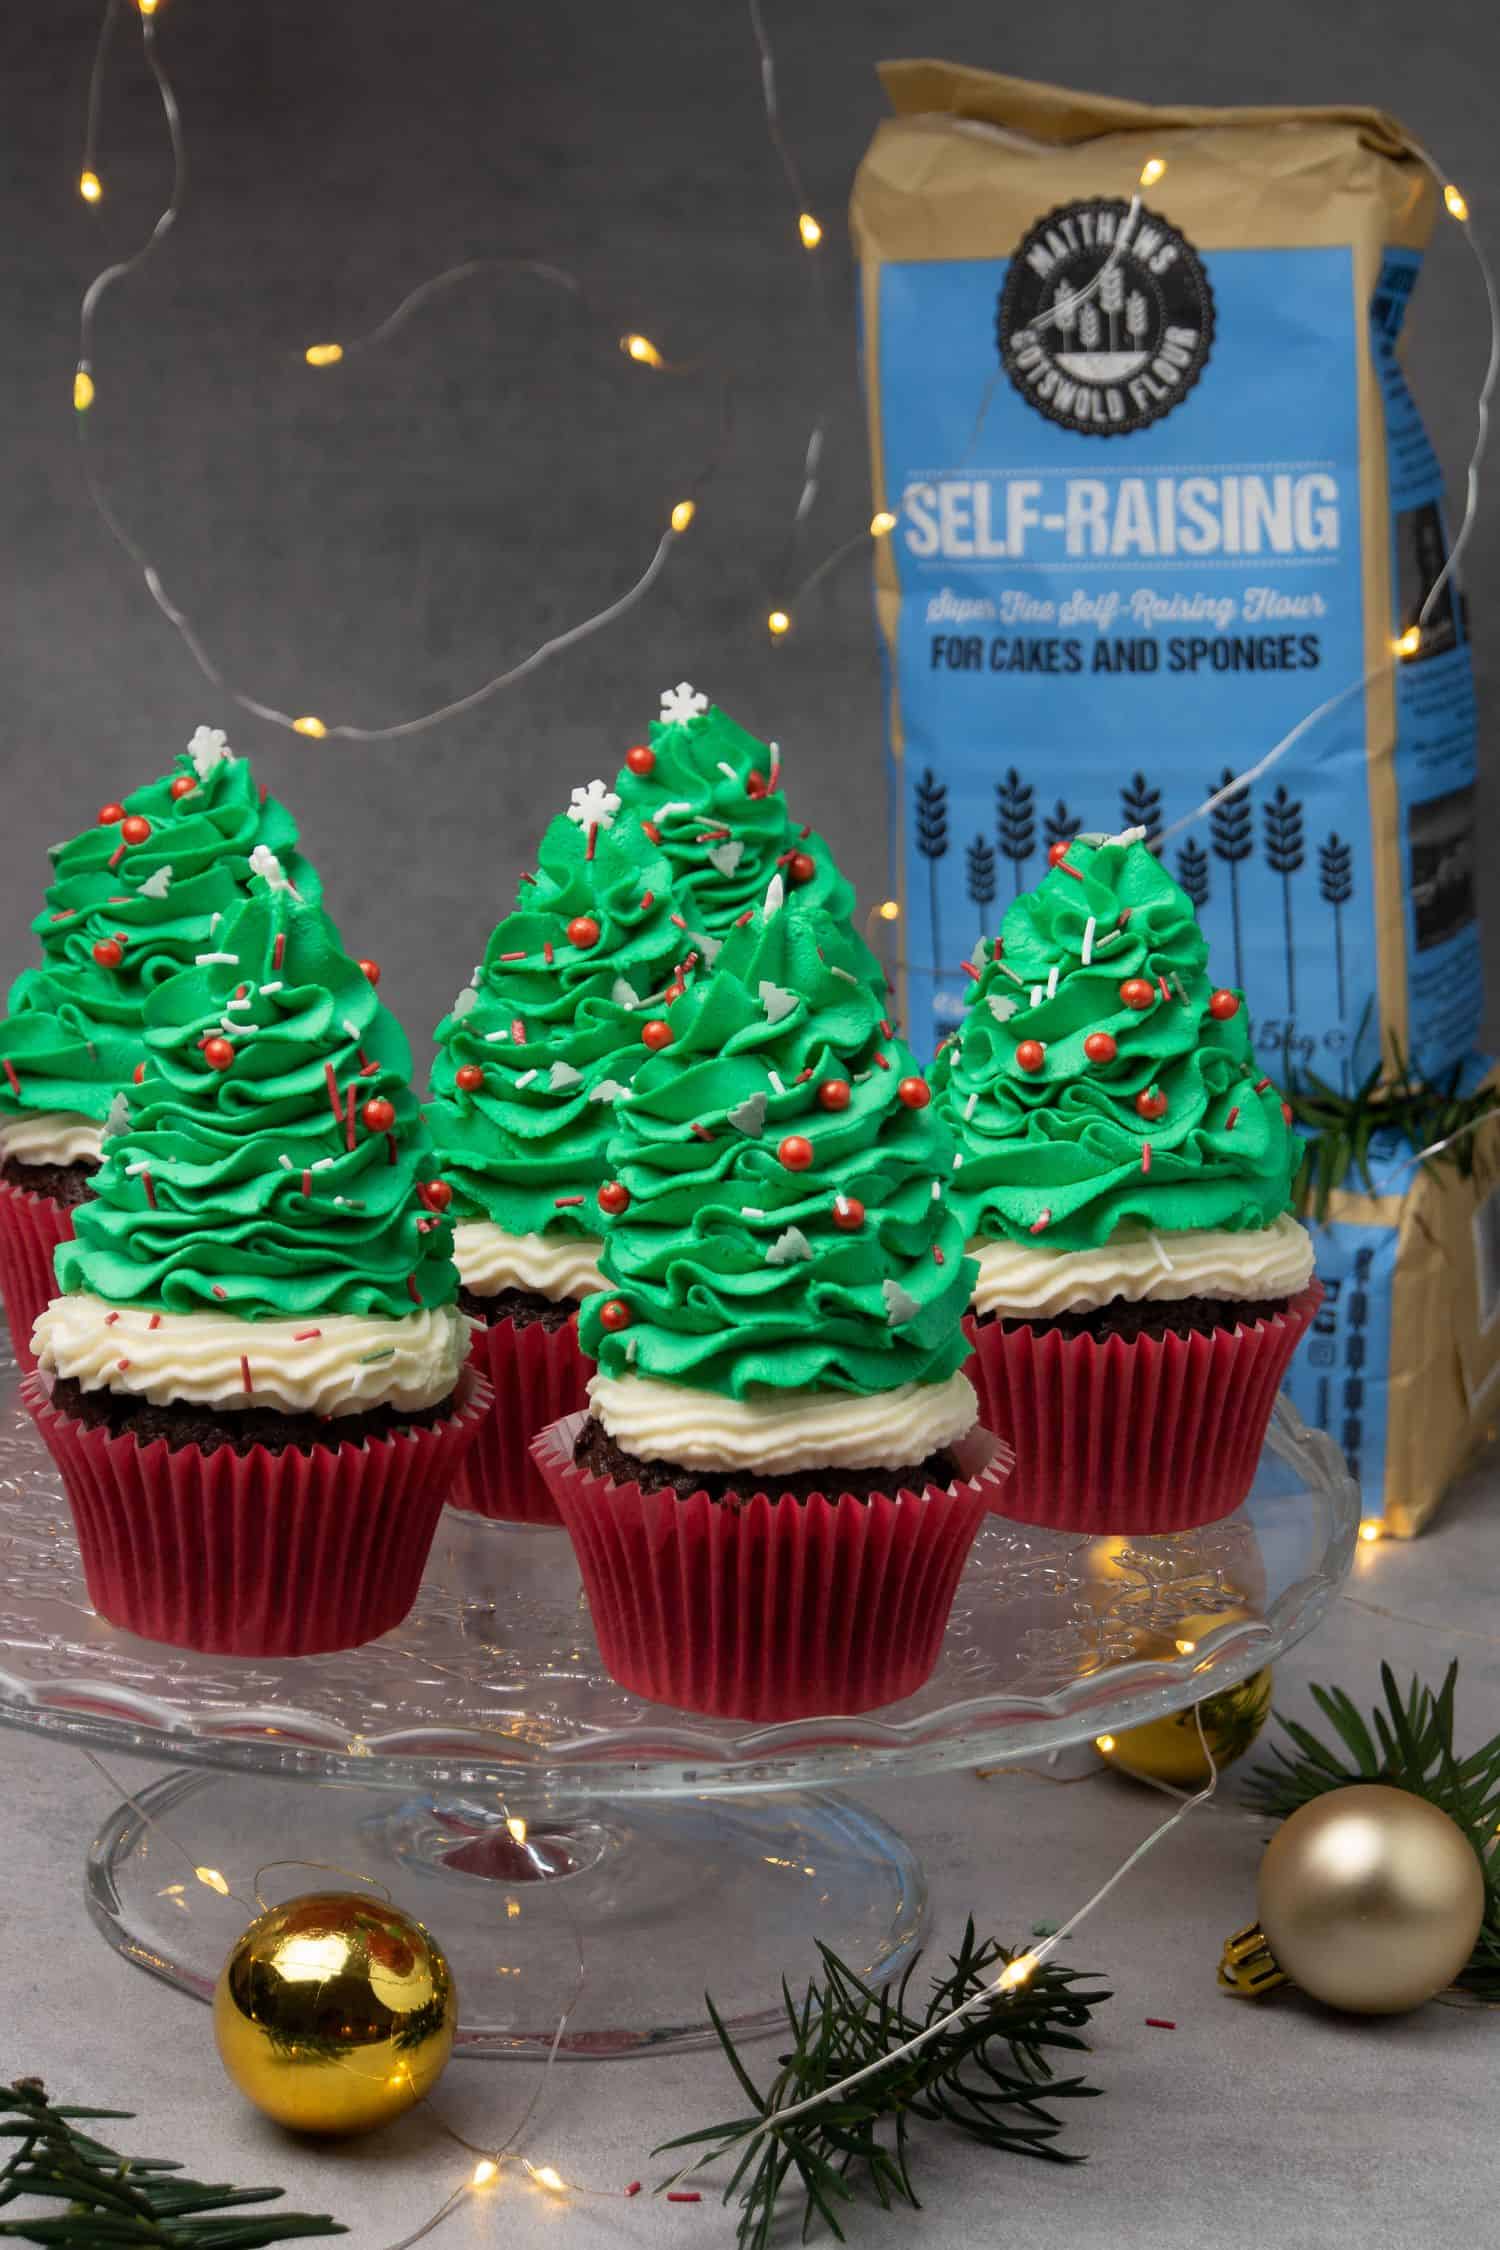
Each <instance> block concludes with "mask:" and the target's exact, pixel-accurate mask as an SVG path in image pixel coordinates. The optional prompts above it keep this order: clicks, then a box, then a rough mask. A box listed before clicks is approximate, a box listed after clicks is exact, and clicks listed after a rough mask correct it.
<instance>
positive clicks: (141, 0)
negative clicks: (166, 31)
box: [136, 0, 161, 16]
mask: <svg viewBox="0 0 1500 2250" xmlns="http://www.w3.org/2000/svg"><path fill="white" fill-rule="evenodd" d="M136 5H137V7H138V8H139V9H140V11H141V14H142V15H143V16H154V15H155V13H156V11H157V9H158V8H159V7H160V5H161V0H136Z"/></svg>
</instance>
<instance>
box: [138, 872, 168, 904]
mask: <svg viewBox="0 0 1500 2250" xmlns="http://www.w3.org/2000/svg"><path fill="white" fill-rule="evenodd" d="M171 888H172V870H171V868H170V867H158V868H157V870H156V872H155V874H154V875H148V876H147V877H146V880H145V882H144V883H142V884H140V885H139V886H138V888H137V891H136V896H137V898H155V899H162V898H165V897H166V895H167V893H168V891H169V890H170V889H171Z"/></svg>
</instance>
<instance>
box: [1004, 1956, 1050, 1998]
mask: <svg viewBox="0 0 1500 2250" xmlns="http://www.w3.org/2000/svg"><path fill="white" fill-rule="evenodd" d="M1040 1965H1041V1964H1040V1963H1039V1962H1038V1960H1037V1957H1036V1955H1035V1954H1034V1953H1018V1954H1017V1955H1016V1957H1015V1959H1014V1961H1012V1962H1010V1963H1009V1964H1008V1966H1007V1967H1005V1968H1003V1969H1002V1970H1001V1971H1000V1974H999V1976H998V1977H997V1978H996V1980H995V1981H996V1983H997V1984H998V1986H999V1988H1000V1990H1001V1991H1002V1992H1014V1991H1015V1990H1016V1989H1017V1987H1018V1986H1020V1985H1023V1984H1028V1983H1029V1982H1030V1981H1031V1979H1032V1978H1033V1977H1034V1976H1035V1975H1036V1972H1037V1970H1038V1968H1039V1967H1040Z"/></svg>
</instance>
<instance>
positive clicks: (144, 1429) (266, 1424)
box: [52, 1376, 454, 1453]
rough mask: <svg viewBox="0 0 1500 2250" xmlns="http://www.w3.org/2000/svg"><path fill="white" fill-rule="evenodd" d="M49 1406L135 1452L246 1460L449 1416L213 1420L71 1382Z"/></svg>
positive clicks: (376, 1411)
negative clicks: (194, 1452) (130, 1443)
mask: <svg viewBox="0 0 1500 2250" xmlns="http://www.w3.org/2000/svg"><path fill="white" fill-rule="evenodd" d="M52 1403H53V1405H54V1406H55V1407H56V1408H57V1410H58V1412H59V1413H60V1414H66V1415H67V1416H68V1418H69V1419H70V1420H71V1421H75V1422H82V1424H83V1425H84V1427H85V1429H90V1430H99V1429H103V1430H108V1431H109V1432H110V1433H111V1435H112V1436H115V1437H120V1436H125V1435H128V1436H130V1437H133V1438H135V1439H137V1440H138V1441H139V1443H140V1444H142V1445H149V1444H150V1443H151V1441H152V1439H153V1438H165V1439H166V1441H167V1446H168V1449H169V1450H170V1451H171V1452H173V1453H180V1452H182V1451H183V1449H184V1448H185V1447H187V1446H196V1447H197V1449H198V1451H199V1452H200V1453H214V1452H217V1450H218V1449H219V1447H220V1446H224V1445H227V1446H229V1447H231V1448H232V1449H233V1451H234V1452H236V1453H248V1452H250V1451H251V1449H252V1448H253V1447H255V1446H257V1445H260V1446H264V1447H265V1449H266V1451H267V1452H268V1453H290V1452H292V1451H294V1450H295V1451H297V1452H302V1453H312V1452H315V1451H318V1450H320V1449H321V1450H328V1449H330V1448H333V1447H336V1446H340V1445H348V1444H357V1443H358V1442H359V1440H360V1439H361V1438H372V1437H388V1436H389V1435H390V1434H391V1432H392V1431H393V1430H412V1429H417V1430H425V1429H430V1428H432V1427H433V1425H434V1424H435V1423H438V1422H446V1421H447V1419H448V1417H449V1415H450V1414H451V1413H452V1412H453V1404H454V1402H453V1399H452V1397H449V1398H445V1399H439V1401H438V1403H437V1405H436V1406H424V1407H419V1408H416V1409H414V1410H412V1411H410V1412H406V1411H403V1409H402V1408H400V1407H395V1406H375V1407H371V1408H370V1410H369V1411H368V1412H367V1413H364V1414H336V1415H329V1416H327V1417H325V1416H323V1415H321V1414H281V1413H278V1412H277V1411H276V1409H275V1408H274V1407H268V1406H247V1407H246V1408H245V1409H244V1411H243V1412H242V1413H231V1414H221V1413H216V1412H215V1411H214V1409H213V1407H211V1406H198V1405H191V1406H190V1405H186V1404H176V1403H174V1404H172V1405H170V1406H153V1404H152V1403H151V1401H150V1399H148V1398H137V1397H134V1396H133V1395H132V1394H131V1393H129V1392H128V1391H86V1390H85V1389H84V1387H83V1385H82V1384H81V1383H79V1382H78V1381H76V1380H75V1379H74V1378H73V1377H72V1376H59V1377H58V1380H57V1382H56V1384H55V1385H54V1386H53V1391H52Z"/></svg>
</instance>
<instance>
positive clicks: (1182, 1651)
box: [1177, 1641, 1198, 1656]
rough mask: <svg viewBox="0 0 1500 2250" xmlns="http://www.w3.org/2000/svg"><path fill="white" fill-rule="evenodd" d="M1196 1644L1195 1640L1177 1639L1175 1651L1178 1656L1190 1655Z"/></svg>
mask: <svg viewBox="0 0 1500 2250" xmlns="http://www.w3.org/2000/svg"><path fill="white" fill-rule="evenodd" d="M1197 1646H1198V1643H1197V1642H1196V1641H1179V1642H1178V1643H1177V1653H1178V1655H1179V1656H1191V1655H1192V1653H1193V1651H1194V1649H1195V1648H1196V1647H1197Z"/></svg>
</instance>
